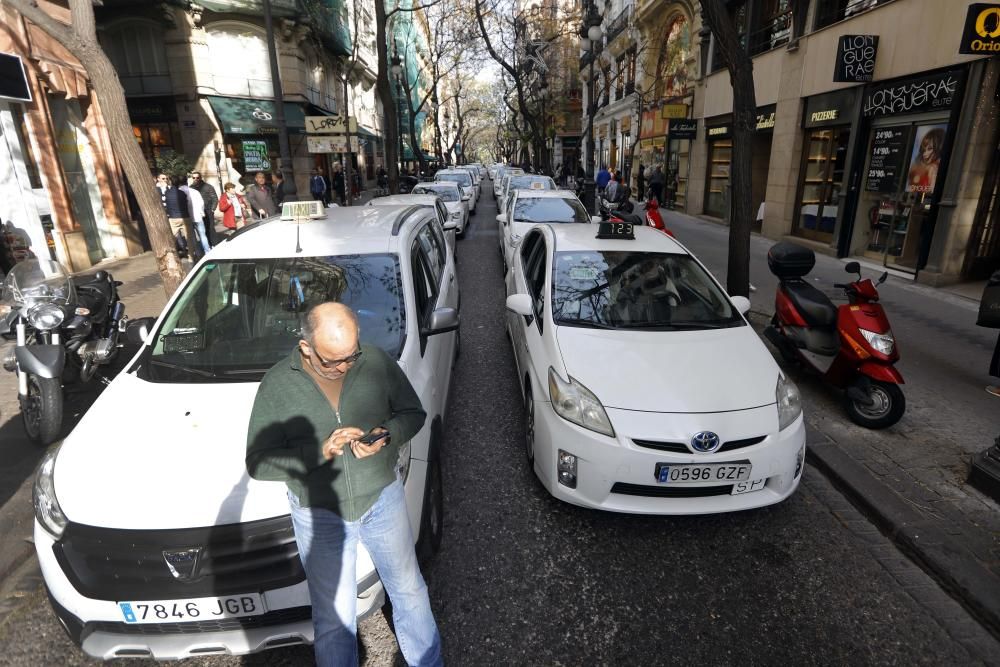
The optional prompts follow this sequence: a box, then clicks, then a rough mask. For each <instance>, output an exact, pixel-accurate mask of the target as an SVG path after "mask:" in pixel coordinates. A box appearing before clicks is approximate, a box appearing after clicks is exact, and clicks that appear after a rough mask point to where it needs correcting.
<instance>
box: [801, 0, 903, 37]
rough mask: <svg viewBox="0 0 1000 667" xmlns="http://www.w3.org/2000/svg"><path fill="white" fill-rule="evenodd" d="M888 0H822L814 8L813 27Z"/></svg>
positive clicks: (818, 26) (866, 9) (816, 27)
mask: <svg viewBox="0 0 1000 667" xmlns="http://www.w3.org/2000/svg"><path fill="white" fill-rule="evenodd" d="M886 2H889V0H824V1H823V2H820V3H819V4H818V6H817V8H816V26H815V29H816V30H819V29H820V28H825V27H826V26H828V25H831V24H833V23H836V22H837V21H842V20H844V19H849V18H851V17H852V16H856V15H858V14H860V13H861V12H865V11H868V10H869V9H871V8H873V7H877V6H879V5H884V4H885V3H886Z"/></svg>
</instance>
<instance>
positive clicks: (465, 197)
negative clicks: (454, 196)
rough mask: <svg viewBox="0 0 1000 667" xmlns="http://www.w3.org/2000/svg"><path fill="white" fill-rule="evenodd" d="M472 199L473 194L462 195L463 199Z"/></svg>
mask: <svg viewBox="0 0 1000 667" xmlns="http://www.w3.org/2000/svg"><path fill="white" fill-rule="evenodd" d="M470 199H472V195H462V201H469V200H470Z"/></svg>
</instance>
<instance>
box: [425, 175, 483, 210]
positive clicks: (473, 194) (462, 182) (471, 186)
mask: <svg viewBox="0 0 1000 667" xmlns="http://www.w3.org/2000/svg"><path fill="white" fill-rule="evenodd" d="M434 181H435V182H444V183H456V184H458V186H459V187H461V188H462V192H463V193H464V194H467V195H469V209H470V210H471V212H472V214H473V215H475V213H476V204H477V203H479V187H478V186H477V185H476V181H475V179H474V178H473V177H472V174H470V173H469V171H468V170H467V169H442V170H441V171H439V172H438V173H436V174H434Z"/></svg>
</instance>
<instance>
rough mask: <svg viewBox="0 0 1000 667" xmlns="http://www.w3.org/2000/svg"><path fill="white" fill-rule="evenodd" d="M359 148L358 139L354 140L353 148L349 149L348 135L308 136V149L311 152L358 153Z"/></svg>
mask: <svg viewBox="0 0 1000 667" xmlns="http://www.w3.org/2000/svg"><path fill="white" fill-rule="evenodd" d="M357 148H358V143H357V141H352V142H351V150H350V151H348V150H347V137H346V136H330V137H315V136H307V137H306V149H307V150H308V151H309V152H310V153H347V152H351V153H356V152H357Z"/></svg>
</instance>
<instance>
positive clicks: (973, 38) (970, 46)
mask: <svg viewBox="0 0 1000 667" xmlns="http://www.w3.org/2000/svg"><path fill="white" fill-rule="evenodd" d="M958 52H959V53H967V54H971V55H974V56H979V55H995V54H997V53H1000V5H998V4H996V3H986V2H977V3H976V4H973V5H969V10H968V13H967V14H966V15H965V30H963V31H962V42H961V43H960V44H959V46H958Z"/></svg>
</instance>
